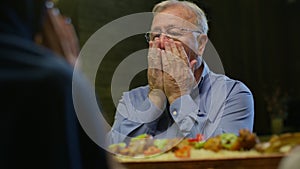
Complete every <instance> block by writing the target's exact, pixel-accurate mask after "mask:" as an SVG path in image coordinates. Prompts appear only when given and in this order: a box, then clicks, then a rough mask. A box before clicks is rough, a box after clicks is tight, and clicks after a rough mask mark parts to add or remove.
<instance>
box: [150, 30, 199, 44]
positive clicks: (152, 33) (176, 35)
mask: <svg viewBox="0 0 300 169" xmlns="http://www.w3.org/2000/svg"><path fill="white" fill-rule="evenodd" d="M189 32H196V33H200V34H202V32H201V31H199V30H191V29H185V28H178V27H170V28H168V29H167V30H166V31H165V32H162V31H149V32H147V33H146V34H145V38H146V40H147V42H149V41H153V40H154V39H155V38H156V37H160V35H161V34H162V33H164V34H166V35H167V36H168V37H170V38H174V39H178V38H180V37H182V36H183V35H185V34H187V33H189Z"/></svg>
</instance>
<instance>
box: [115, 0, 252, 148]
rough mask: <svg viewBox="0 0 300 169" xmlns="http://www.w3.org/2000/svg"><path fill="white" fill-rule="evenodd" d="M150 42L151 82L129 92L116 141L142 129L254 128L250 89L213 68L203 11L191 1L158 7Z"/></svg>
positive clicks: (168, 132) (160, 133) (207, 133)
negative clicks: (205, 56)
mask: <svg viewBox="0 0 300 169" xmlns="http://www.w3.org/2000/svg"><path fill="white" fill-rule="evenodd" d="M153 12H154V18H153V22H152V26H151V31H150V32H148V33H147V34H146V37H147V40H148V42H149V54H148V83H149V85H147V86H143V87H139V88H136V89H134V90H132V91H129V92H125V93H124V95H123V97H122V99H121V100H120V102H119V105H118V107H117V112H116V115H115V122H114V124H113V127H112V130H111V139H112V140H111V141H112V142H113V143H117V142H121V141H126V140H128V139H130V137H134V136H137V135H140V134H144V133H147V134H150V135H152V136H153V137H155V138H172V137H194V136H196V134H198V133H201V134H203V135H204V137H205V138H206V139H207V138H209V137H212V136H215V135H218V134H221V133H225V132H233V133H238V131H239V129H244V128H245V129H249V130H250V131H252V128H253V118H254V107H253V97H252V94H251V92H250V90H249V89H248V88H247V87H246V86H245V85H244V84H243V83H242V82H240V81H237V80H233V79H230V78H228V77H226V76H225V75H220V74H215V73H213V72H211V71H210V70H209V68H208V66H207V64H206V63H205V62H204V61H203V59H202V55H203V53H204V49H205V46H206V43H207V41H208V37H207V31H208V25H207V19H206V17H205V14H204V12H203V11H202V10H201V9H200V8H199V7H198V6H196V5H195V4H193V3H191V2H187V1H175V0H169V1H163V2H161V3H159V4H157V5H156V6H155V7H154V8H153Z"/></svg>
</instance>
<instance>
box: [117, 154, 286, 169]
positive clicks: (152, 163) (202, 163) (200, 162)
mask: <svg viewBox="0 0 300 169" xmlns="http://www.w3.org/2000/svg"><path fill="white" fill-rule="evenodd" d="M284 156H285V155H284V154H272V155H270V154H269V155H257V156H251V157H246V156H242V157H223V158H199V159H176V160H175V159H174V160H137V159H135V160H127V161H126V160H125V161H120V163H121V164H123V165H124V166H125V167H126V168H127V169H195V168H201V169H202V168H205V169H253V168H254V169H259V168H263V169H277V168H278V164H279V162H280V160H281V159H282V158H283V157H284Z"/></svg>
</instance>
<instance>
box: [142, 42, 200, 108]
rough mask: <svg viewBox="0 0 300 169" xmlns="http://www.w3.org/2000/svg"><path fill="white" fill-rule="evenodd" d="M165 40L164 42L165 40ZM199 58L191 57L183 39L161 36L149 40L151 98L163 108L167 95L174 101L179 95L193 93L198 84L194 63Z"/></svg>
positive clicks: (170, 100)
mask: <svg viewBox="0 0 300 169" xmlns="http://www.w3.org/2000/svg"><path fill="white" fill-rule="evenodd" d="M161 43H164V44H161ZM196 63H197V61H196V60H192V61H191V62H190V61H189V58H188V56H187V54H186V52H185V50H184V47H183V45H182V43H181V42H179V41H174V40H173V39H166V40H164V41H163V42H160V40H159V39H158V38H156V39H155V40H153V41H150V42H149V53H148V83H149V87H150V91H149V98H150V100H151V101H152V102H154V104H155V105H156V106H158V107H159V108H162V107H163V106H164V104H165V101H166V98H167V99H168V101H169V103H170V104H172V103H173V102H174V101H175V100H176V99H177V98H179V97H180V96H183V95H187V94H190V92H191V90H192V89H193V87H194V86H195V85H196V81H195V78H194V73H193V72H194V66H195V64H196Z"/></svg>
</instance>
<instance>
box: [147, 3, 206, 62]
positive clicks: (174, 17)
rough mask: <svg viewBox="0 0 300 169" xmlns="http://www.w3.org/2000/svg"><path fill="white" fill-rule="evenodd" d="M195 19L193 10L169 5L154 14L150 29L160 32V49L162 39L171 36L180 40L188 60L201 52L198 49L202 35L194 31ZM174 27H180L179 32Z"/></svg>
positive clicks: (195, 29) (195, 27) (195, 28)
mask: <svg viewBox="0 0 300 169" xmlns="http://www.w3.org/2000/svg"><path fill="white" fill-rule="evenodd" d="M195 21H196V16H195V14H194V13H193V12H191V11H189V10H187V9H186V8H185V7H182V6H171V7H168V8H166V9H164V10H163V11H161V12H160V13H157V14H155V16H154V18H153V22H152V26H151V31H152V32H160V33H161V34H159V35H160V36H159V35H158V36H159V39H160V48H161V49H164V45H163V44H164V41H165V40H166V39H169V38H172V39H174V40H177V41H180V42H182V44H183V46H184V48H185V51H186V53H187V55H188V57H189V60H192V59H194V58H195V57H197V56H199V55H202V53H203V51H201V50H200V48H201V41H200V38H201V36H202V35H201V34H200V33H199V32H196V31H199V28H197V26H196V25H195ZM174 27H175V28H182V30H181V32H180V33H178V30H180V29H173V28H174ZM204 36H206V35H204ZM204 46H205V44H204Z"/></svg>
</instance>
